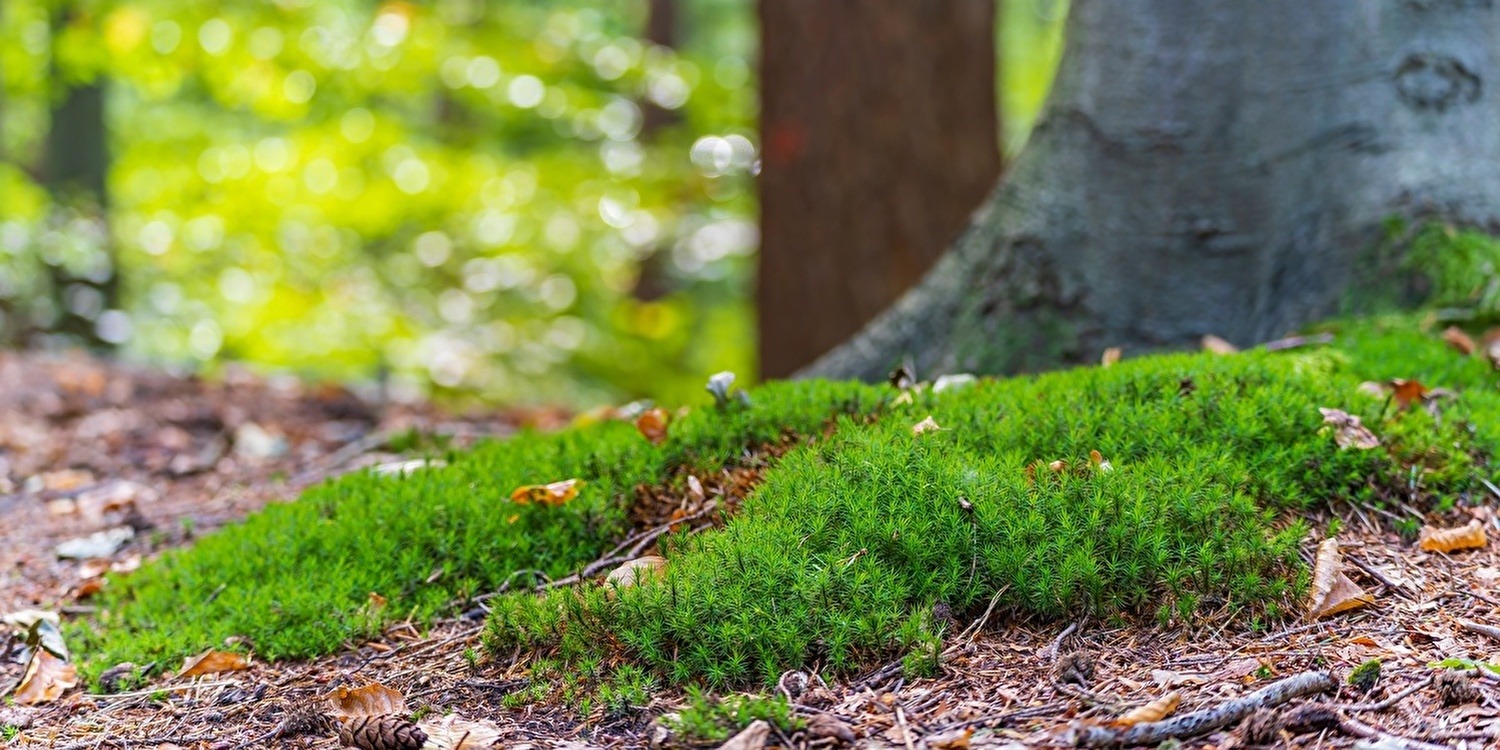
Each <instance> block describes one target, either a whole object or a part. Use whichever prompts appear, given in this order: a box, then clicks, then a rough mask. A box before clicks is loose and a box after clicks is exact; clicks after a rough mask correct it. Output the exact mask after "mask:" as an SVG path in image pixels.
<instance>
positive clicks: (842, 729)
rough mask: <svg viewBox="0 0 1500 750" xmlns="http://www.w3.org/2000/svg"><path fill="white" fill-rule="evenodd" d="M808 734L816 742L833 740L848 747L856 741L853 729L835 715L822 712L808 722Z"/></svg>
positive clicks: (814, 715)
mask: <svg viewBox="0 0 1500 750" xmlns="http://www.w3.org/2000/svg"><path fill="white" fill-rule="evenodd" d="M807 734H808V736H809V737H811V738H812V739H814V740H821V739H833V740H837V741H838V742H842V743H844V744H846V745H852V744H854V740H855V739H856V737H855V735H854V729H853V727H850V726H849V725H848V724H846V723H844V721H842V720H841V719H839V718H838V717H837V716H834V715H833V714H829V713H821V712H820V713H816V714H813V716H812V718H811V719H808V720H807Z"/></svg>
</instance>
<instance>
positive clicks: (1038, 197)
mask: <svg viewBox="0 0 1500 750" xmlns="http://www.w3.org/2000/svg"><path fill="white" fill-rule="evenodd" d="M1496 49H1500V8H1496V7H1495V4H1494V3H1490V2H1470V1H1468V0H1424V1H1423V2H1417V1H1416V0H1400V1H1399V2H1398V1H1396V0H1391V1H1390V2H1379V3H1371V2H1368V1H1367V0H1324V1H1323V2H1317V3H1306V2H1301V1H1300V0H1263V1H1262V2H1253V3H1247V2H1240V1H1239V0H1205V1H1204V2H1196V3H1185V2H1180V0H1074V2H1073V5H1072V12H1071V16H1070V18H1069V20H1068V29H1067V48H1066V51H1065V52H1064V54H1063V59H1062V63H1061V67H1060V69H1059V71H1058V75H1057V80H1056V83H1055V84H1054V86H1053V89H1052V97H1051V100H1050V101H1049V103H1048V106H1047V108H1046V110H1045V112H1044V114H1043V116H1042V119H1041V121H1040V122H1039V124H1038V126H1037V128H1036V130H1035V131H1034V132H1033V133H1032V136H1031V140H1030V142H1029V143H1028V145H1027V146H1026V148H1025V150H1024V151H1023V152H1022V154H1021V156H1020V157H1019V158H1018V160H1017V161H1016V163H1015V165H1014V167H1013V168H1012V169H1011V170H1010V174H1009V175H1008V177H1007V180H1006V181H1005V182H1004V183H1002V184H1001V186H1000V187H999V188H998V189H997V190H996V191H995V192H994V193H993V194H992V195H991V197H990V198H989V200H988V201H986V202H985V204H984V205H983V207H982V208H981V209H980V210H979V212H978V213H977V214H976V216H975V219H974V221H973V222H972V223H971V224H970V226H969V228H968V230H967V231H966V232H965V234H964V236H963V237H962V238H960V239H959V241H958V242H957V243H956V244H955V245H954V247H953V248H952V250H951V251H950V252H949V253H948V255H947V256H946V257H945V258H944V259H943V260H942V261H941V262H940V263H939V264H938V266H937V267H936V268H934V269H933V271H932V272H931V273H930V274H929V275H928V276H927V277H926V279H924V280H923V282H922V284H921V285H920V286H918V287H917V288H916V289H914V290H913V291H912V292H910V293H909V294H907V295H906V296H904V297H903V298H902V299H901V300H900V301H899V302H898V303H897V304H896V305H895V306H893V307H892V308H891V309H890V311H888V312H887V313H885V314H883V315H882V316H881V317H879V318H878V319H876V320H875V321H874V322H873V323H872V324H871V325H870V326H868V327H867V328H865V329H864V330H863V331H862V332H861V333H860V334H858V335H857V336H855V337H854V338H852V339H851V340H850V341H849V342H847V343H846V344H844V345H842V346H840V347H839V348H838V349H836V350H835V351H833V352H831V353H829V354H828V355H827V356H825V357H823V358H822V359H820V360H819V361H818V362H817V363H816V364H814V365H813V366H812V367H810V368H808V369H807V370H806V373H807V374H812V375H826V376H838V377H862V378H867V379H874V378H879V377H881V376H882V375H883V374H884V373H885V372H887V371H888V368H889V367H890V366H891V365H892V364H893V363H895V362H897V361H899V360H901V359H902V358H903V357H906V356H911V357H913V358H914V359H915V360H916V361H917V363H918V367H919V368H921V369H923V371H924V374H927V372H929V371H943V370H947V371H953V370H964V371H979V372H1009V371H1016V370H1022V369H1037V368H1042V367H1049V366H1054V365H1056V364H1059V363H1066V362H1078V361H1094V360H1095V358H1096V357H1097V356H1098V355H1099V352H1100V351H1101V350H1103V349H1104V348H1106V347H1110V346H1123V347H1127V348H1129V349H1145V348H1162V347H1165V348H1186V347H1196V346H1197V344H1198V341H1199V340H1200V339H1201V337H1202V336H1204V335H1205V334H1214V335H1218V336H1221V337H1223V338H1226V339H1228V340H1229V341H1231V342H1233V343H1235V344H1238V345H1241V346H1245V345H1249V344H1254V343H1256V342H1259V341H1264V340H1267V339H1270V338H1274V337H1278V336H1281V335H1284V334H1286V333H1288V332H1290V331H1292V330H1294V329H1296V328H1297V327H1299V326H1302V325H1305V324H1307V323H1309V322H1311V321H1314V320H1317V319H1319V318H1323V317H1326V316H1329V315H1330V314H1334V313H1337V312H1339V311H1341V310H1346V309H1350V307H1349V306H1350V305H1355V306H1357V305H1359V304H1360V303H1361V297H1362V296H1366V295H1369V294H1370V290H1372V288H1373V287H1374V285H1375V284H1374V282H1375V280H1377V279H1378V277H1380V276H1382V275H1384V276H1386V277H1389V276H1393V275H1394V274H1392V273H1391V272H1390V271H1391V268H1392V267H1391V266H1390V265H1380V263H1379V262H1385V263H1389V262H1391V261H1390V260H1389V259H1381V258H1378V257H1376V256H1375V254H1374V253H1372V249H1373V248H1375V247H1376V246H1377V245H1378V244H1379V243H1380V242H1381V241H1382V239H1383V238H1384V237H1385V234H1384V231H1385V229H1384V227H1386V226H1387V222H1388V220H1389V219H1391V218H1392V217H1419V218H1420V217H1434V218H1441V219H1444V220H1447V221H1452V222H1455V223H1463V224H1471V225H1478V226H1481V227H1485V228H1489V229H1491V230H1493V229H1494V228H1495V227H1497V226H1500V189H1497V187H1496V186H1500V58H1497V57H1496V55H1495V54H1494V50H1496ZM872 220H873V219H872ZM822 272H826V271H822V270H821V269H809V270H808V273H809V274H812V273H822ZM1365 304H1368V302H1366V303H1365ZM924 366H925V367H924Z"/></svg>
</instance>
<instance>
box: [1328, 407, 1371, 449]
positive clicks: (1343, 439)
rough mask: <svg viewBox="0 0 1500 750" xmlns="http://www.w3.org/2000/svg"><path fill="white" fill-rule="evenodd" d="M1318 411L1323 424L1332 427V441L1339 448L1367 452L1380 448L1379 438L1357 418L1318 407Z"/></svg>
mask: <svg viewBox="0 0 1500 750" xmlns="http://www.w3.org/2000/svg"><path fill="white" fill-rule="evenodd" d="M1318 411H1320V412H1322V413H1323V423H1324V424H1329V425H1333V430H1334V432H1333V441H1334V442H1336V443H1338V444H1339V447H1340V448H1358V449H1359V450H1369V449H1371V448H1378V447H1380V438H1378V437H1375V433H1373V432H1370V429H1369V428H1368V427H1365V426H1364V425H1363V424H1361V423H1360V421H1359V417H1356V416H1354V415H1353V414H1350V413H1348V412H1346V411H1343V410H1341V409H1328V408H1325V407H1319V408H1318Z"/></svg>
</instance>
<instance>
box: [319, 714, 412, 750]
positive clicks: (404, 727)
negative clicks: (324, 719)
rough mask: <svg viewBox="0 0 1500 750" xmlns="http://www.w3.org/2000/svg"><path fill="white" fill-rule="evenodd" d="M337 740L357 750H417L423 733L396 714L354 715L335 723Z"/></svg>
mask: <svg viewBox="0 0 1500 750" xmlns="http://www.w3.org/2000/svg"><path fill="white" fill-rule="evenodd" d="M339 741H340V742H342V743H344V746H345V747H357V748H359V749H360V750H420V748H421V747H422V745H424V744H426V743H427V733H426V732H423V731H422V730H421V728H420V727H418V726H417V725H416V724H413V723H411V722H410V721H407V720H406V719H404V718H402V717H400V716H393V715H390V714H386V715H381V716H358V717H355V718H353V719H351V720H349V721H348V722H347V723H340V724H339Z"/></svg>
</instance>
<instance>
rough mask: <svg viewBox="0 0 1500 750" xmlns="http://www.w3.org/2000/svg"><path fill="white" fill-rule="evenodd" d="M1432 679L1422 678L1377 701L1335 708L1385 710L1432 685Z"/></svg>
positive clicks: (1359, 710)
mask: <svg viewBox="0 0 1500 750" xmlns="http://www.w3.org/2000/svg"><path fill="white" fill-rule="evenodd" d="M1432 680H1433V678H1431V677H1428V678H1427V679H1425V680H1422V681H1421V682H1418V683H1417V684H1415V685H1412V686H1411V687H1409V688H1407V689H1405V690H1402V691H1401V692H1399V693H1396V694H1395V695H1392V696H1389V697H1387V698H1386V699H1385V700H1382V701H1379V702H1376V703H1351V704H1348V705H1343V706H1334V707H1333V708H1336V709H1338V710H1340V711H1347V712H1349V713H1359V712H1361V711H1384V710H1386V709H1387V708H1390V707H1391V706H1394V705H1396V704H1397V703H1400V702H1401V701H1402V700H1403V699H1405V698H1406V697H1407V696H1409V695H1411V694H1413V693H1415V692H1417V691H1418V690H1421V689H1423V688H1425V687H1427V686H1429V685H1431V684H1432Z"/></svg>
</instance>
